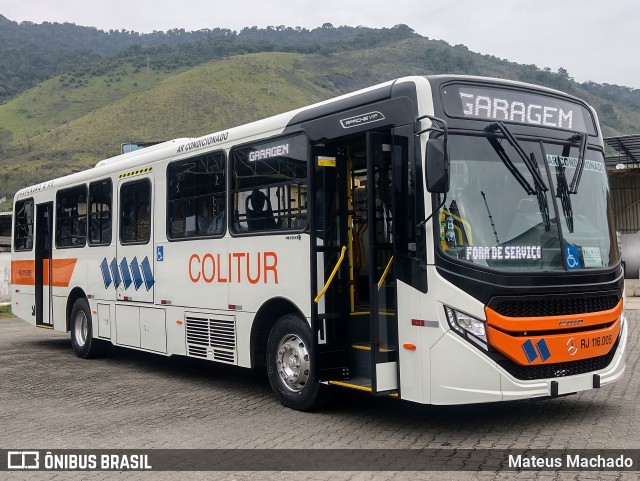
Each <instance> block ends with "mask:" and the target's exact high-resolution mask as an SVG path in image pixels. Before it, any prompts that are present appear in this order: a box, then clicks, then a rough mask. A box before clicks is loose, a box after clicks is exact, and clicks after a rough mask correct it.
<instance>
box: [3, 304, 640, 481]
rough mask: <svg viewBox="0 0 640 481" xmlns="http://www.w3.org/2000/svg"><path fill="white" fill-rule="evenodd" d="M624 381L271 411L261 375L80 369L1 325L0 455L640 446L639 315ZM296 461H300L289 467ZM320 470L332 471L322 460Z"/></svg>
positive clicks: (28, 330) (66, 351)
mask: <svg viewBox="0 0 640 481" xmlns="http://www.w3.org/2000/svg"><path fill="white" fill-rule="evenodd" d="M628 315H629V316H630V327H631V329H630V340H629V357H628V360H627V373H626V375H625V378H624V380H623V381H621V382H619V383H618V384H616V385H614V386H610V387H605V388H602V389H599V390H595V391H590V392H586V393H582V394H579V395H576V396H570V397H565V398H560V399H555V400H545V401H523V402H511V403H503V404H490V405H475V406H463V407H435V406H419V405H414V404H412V403H407V402H403V401H397V400H393V399H374V398H371V397H369V396H367V395H363V394H358V393H352V392H350V391H342V390H341V391H339V401H338V402H335V403H334V404H333V405H331V406H330V407H329V408H327V409H325V410H324V411H323V412H320V413H313V414H306V413H299V412H295V411H291V410H288V409H286V408H284V407H282V406H281V405H280V404H279V403H278V402H277V401H276V400H275V398H274V396H273V395H272V394H271V390H270V387H269V383H268V381H267V379H266V376H265V375H264V374H262V373H255V372H251V371H248V370H242V369H236V368H231V367H228V366H220V365H216V364H211V363H206V362H197V361H192V360H190V359H184V358H182V359H180V358H175V359H173V358H171V359H167V358H163V357H160V356H153V355H147V354H142V353H136V352H131V351H126V350H121V349H115V350H114V351H113V352H112V353H111V354H110V356H109V357H106V358H103V359H98V360H92V361H86V360H81V359H78V358H76V357H75V356H74V355H73V353H72V352H71V347H70V343H69V338H68V336H65V335H60V334H58V333H53V332H50V331H45V330H42V329H36V328H33V327H31V326H29V325H27V324H26V323H24V322H22V321H20V320H18V319H5V320H0V448H3V449H29V448H33V449H52V448H56V449H62V448H76V449H77V448H96V449H118V448H131V449H141V448H316V447H322V448H394V449H397V448H416V447H431V448H438V447H459V448H484V447H487V448H514V449H526V448H597V449H600V448H640V408H639V407H638V399H639V398H640V380H639V377H638V375H637V374H636V372H637V371H636V370H637V368H638V364H639V360H640V354H639V353H638V341H639V338H640V311H636V310H634V311H628ZM300 462H304V460H300ZM327 463H331V460H330V459H328V460H327ZM8 474H11V477H10V479H52V478H53V479H134V480H138V479H145V480H146V479H236V480H245V479H274V480H275V479H278V480H280V479H285V480H289V479H292V480H293V479H311V480H316V479H318V480H320V479H331V480H334V479H354V480H368V479H407V480H408V479H445V480H447V479H450V480H458V479H462V480H470V479H480V480H494V479H499V480H508V479H522V480H526V479H550V480H557V479H563V480H564V479H571V480H591V479H611V480H620V479H622V480H632V479H633V480H637V479H638V473H637V472H636V473H615V472H606V473H602V474H600V473H597V472H562V473H555V472H522V473H513V472H501V473H494V472H481V473H471V472H444V473H443V472H440V473H409V472H401V473H386V472H385V473H370V472H365V473H355V472H349V473H339V472H284V473H273V472H240V473H206V472H200V473H170V472H155V473H131V472H129V473H104V472H103V473H87V472H84V473H77V472H76V473H70V472H63V473H46V472H38V473H30V474H28V473H0V478H2V477H3V475H8Z"/></svg>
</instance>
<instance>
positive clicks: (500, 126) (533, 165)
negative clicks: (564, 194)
mask: <svg viewBox="0 0 640 481" xmlns="http://www.w3.org/2000/svg"><path fill="white" fill-rule="evenodd" d="M484 130H485V131H487V132H495V131H496V130H499V131H500V132H501V133H502V135H504V138H505V139H507V142H509V143H510V144H511V147H513V148H514V150H515V151H516V153H517V154H518V156H519V157H520V158H521V159H522V162H524V165H525V166H526V167H527V169H528V170H529V173H530V174H531V176H532V177H533V182H534V183H535V184H536V188H537V189H536V190H533V189H532V188H531V184H529V182H527V180H526V179H525V178H524V177H522V174H520V172H518V175H519V176H520V177H521V178H522V180H523V181H524V182H525V183H526V185H527V186H528V188H527V187H525V185H522V187H524V188H525V190H526V191H527V194H529V195H533V194H535V193H536V191H537V190H542V191H543V192H546V191H548V190H549V187H547V184H545V182H544V179H543V178H542V176H541V175H540V169H539V167H538V163H537V162H536V161H535V158H534V159H532V158H529V156H528V155H527V154H526V153H525V151H524V149H523V148H522V146H521V145H520V142H518V140H517V139H516V138H515V137H514V136H513V134H512V133H511V131H510V130H509V129H508V128H507V126H506V125H505V124H504V123H502V122H494V123H492V124H490V125H488V126H487V127H486V128H485V129H484ZM492 140H493V142H491V141H492ZM489 142H491V145H493V146H494V149H495V148H496V147H495V145H498V146H500V150H502V152H503V153H504V157H505V158H506V159H507V160H508V163H509V165H507V168H509V170H512V169H515V166H514V165H513V162H511V159H509V157H508V156H507V153H506V152H505V151H504V149H503V148H502V145H500V142H498V140H497V138H496V137H492V138H491V139H489ZM494 142H495V144H494ZM496 151H497V149H496ZM498 155H500V152H498ZM500 157H501V158H502V155H500ZM502 161H503V162H505V159H504V158H502ZM505 165H506V162H505ZM520 184H523V183H522V182H520Z"/></svg>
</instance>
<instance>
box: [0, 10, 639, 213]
mask: <svg viewBox="0 0 640 481" xmlns="http://www.w3.org/2000/svg"><path fill="white" fill-rule="evenodd" d="M439 73H460V74H471V75H484V76H492V77H499V78H506V79H514V80H520V81H524V82H531V83H535V84H540V85H545V86H547V87H551V88H556V89H559V90H563V91H565V92H568V93H571V94H573V95H576V96H579V97H582V98H585V99H586V100H587V101H588V102H589V103H590V104H592V105H593V106H594V107H595V108H596V110H597V111H598V113H599V116H600V120H601V122H602V123H603V126H604V133H605V135H617V134H630V133H635V132H638V131H639V130H640V90H633V89H629V88H626V87H619V86H611V85H600V84H595V83H585V84H579V83H577V82H575V81H574V80H573V79H572V78H571V77H570V75H569V73H568V72H567V71H566V70H564V69H559V70H558V71H557V72H552V71H551V70H550V69H544V68H543V69H540V68H538V67H536V66H535V65H519V64H516V63H513V62H509V61H506V60H501V59H498V58H496V57H493V56H488V55H480V54H477V53H474V52H471V51H469V50H468V49H467V47H465V46H464V45H456V46H451V45H449V44H447V43H446V42H442V41H434V40H430V39H428V38H425V37H422V36H420V35H417V34H416V33H415V32H413V30H411V29H410V28H409V27H407V26H406V25H398V26H396V27H394V28H391V29H369V28H364V27H337V28H336V27H333V26H332V25H330V24H325V25H323V26H322V27H319V28H317V29H314V30H306V29H303V28H300V27H296V28H291V27H284V26H277V27H267V28H266V29H258V28H257V27H247V28H245V29H242V30H241V31H239V32H234V31H230V30H227V29H213V30H202V31H198V32H185V31H184V30H171V31H168V32H154V33H152V34H138V33H136V32H127V31H109V32H103V31H99V30H97V29H94V28H86V27H78V26H76V25H72V24H63V25H61V24H50V23H45V24H42V25H35V24H31V23H27V22H23V23H21V24H17V23H15V22H11V21H9V20H7V19H6V18H4V17H2V16H0V171H1V175H0V191H1V192H2V193H3V194H4V195H7V196H10V195H11V194H12V193H13V192H15V191H16V190H17V189H19V188H21V187H23V186H25V185H29V184H33V183H37V182H40V181H42V180H45V179H50V178H53V177H57V176H60V175H65V174H67V173H69V172H71V171H73V170H77V169H84V168H87V167H90V166H92V165H94V164H95V163H96V162H97V161H99V160H101V159H103V158H106V157H110V156H113V155H116V154H118V153H119V148H120V144H121V143H122V142H126V141H132V140H142V141H151V140H166V139H170V138H175V137H185V136H188V137H195V136H200V135H204V134H206V133H210V132H215V131H217V130H221V129H225V128H229V127H232V126H234V125H239V124H242V123H245V122H250V121H253V120H257V119H259V118H263V117H267V116H269V115H274V114H277V113H280V112H284V111H287V110H291V109H294V108H297V107H301V106H303V105H308V104H310V103H313V102H316V101H320V100H324V99H327V98H330V97H332V96H335V95H338V94H341V93H346V92H349V91H353V90H355V89H357V88H360V87H364V86H368V85H372V84H374V83H377V82H382V81H386V80H389V79H392V78H396V77H399V76H403V75H424V74H439ZM1 207H2V206H0V208H1Z"/></svg>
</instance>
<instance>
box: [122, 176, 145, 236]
mask: <svg viewBox="0 0 640 481" xmlns="http://www.w3.org/2000/svg"><path fill="white" fill-rule="evenodd" d="M120 221H121V222H120V242H121V243H122V244H146V243H147V242H149V240H150V239H151V182H150V181H149V179H142V180H134V181H131V182H127V183H126V184H123V185H122V187H121V188H120Z"/></svg>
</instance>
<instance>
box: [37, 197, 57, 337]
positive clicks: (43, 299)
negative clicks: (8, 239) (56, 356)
mask: <svg viewBox="0 0 640 481" xmlns="http://www.w3.org/2000/svg"><path fill="white" fill-rule="evenodd" d="M52 225H53V204H52V203H51V202H49V203H46V204H39V205H38V206H36V246H35V247H36V249H35V272H34V274H35V302H36V304H35V317H36V325H37V326H40V327H47V328H53V313H52V304H51V301H52V299H51V295H52V293H51V287H52V284H53V265H52V264H53V263H52V262H51V247H52V243H51V242H52V241H51V240H52V235H51V230H52Z"/></svg>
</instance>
